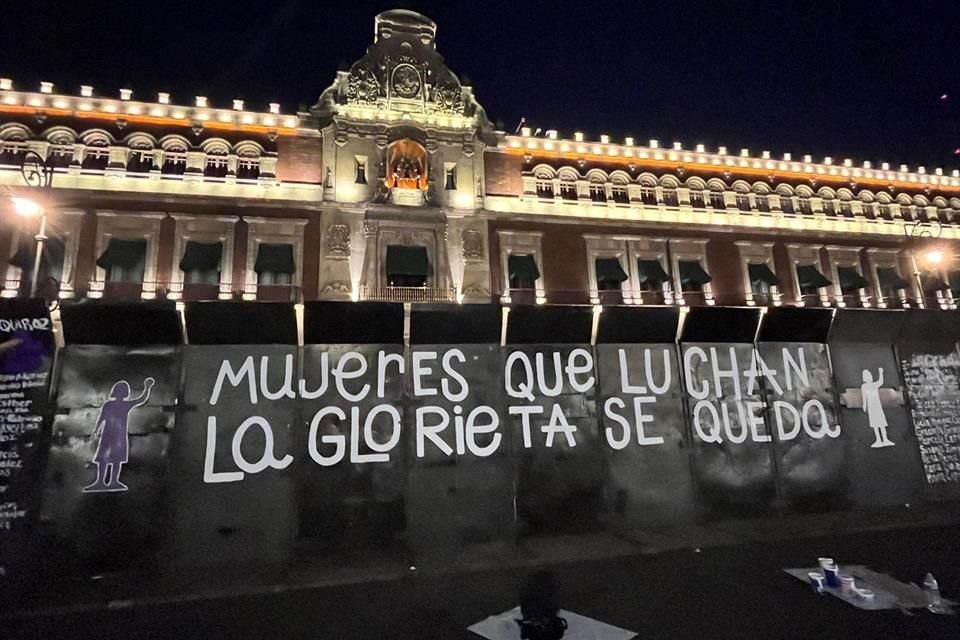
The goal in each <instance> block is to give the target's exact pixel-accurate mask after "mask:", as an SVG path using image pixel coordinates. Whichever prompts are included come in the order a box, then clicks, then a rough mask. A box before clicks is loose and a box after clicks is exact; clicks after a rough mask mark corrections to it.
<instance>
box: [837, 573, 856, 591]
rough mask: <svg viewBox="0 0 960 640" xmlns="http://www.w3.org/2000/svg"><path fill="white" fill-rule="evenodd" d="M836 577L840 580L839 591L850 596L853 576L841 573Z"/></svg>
mask: <svg viewBox="0 0 960 640" xmlns="http://www.w3.org/2000/svg"><path fill="white" fill-rule="evenodd" d="M838 579H839V580H840V592H841V593H842V594H843V595H845V596H852V595H853V588H854V582H853V576H851V575H848V574H846V573H841V574H840V575H839V577H838Z"/></svg>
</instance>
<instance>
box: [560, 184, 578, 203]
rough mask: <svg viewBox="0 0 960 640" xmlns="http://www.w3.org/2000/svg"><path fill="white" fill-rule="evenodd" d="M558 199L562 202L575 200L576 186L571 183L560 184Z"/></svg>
mask: <svg viewBox="0 0 960 640" xmlns="http://www.w3.org/2000/svg"><path fill="white" fill-rule="evenodd" d="M560 197H561V198H563V199H564V200H576V199H577V185H576V184H575V183H573V182H561V183H560Z"/></svg>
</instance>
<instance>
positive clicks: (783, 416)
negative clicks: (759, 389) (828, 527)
mask: <svg viewBox="0 0 960 640" xmlns="http://www.w3.org/2000/svg"><path fill="white" fill-rule="evenodd" d="M832 318H833V311H832V310H830V309H802V308H776V309H771V310H769V311H768V312H767V313H766V314H764V317H763V321H762V323H761V325H760V333H759V335H758V337H757V354H758V361H757V365H758V368H759V374H760V376H761V380H762V383H763V384H762V386H763V389H764V396H765V404H766V420H767V425H768V428H769V430H770V433H771V434H772V436H773V454H774V468H775V471H776V476H777V481H778V490H779V495H780V500H781V503H782V504H783V505H784V506H786V507H789V508H793V509H796V510H801V511H828V510H831V509H838V508H841V507H842V506H843V505H844V502H845V500H846V497H847V491H848V488H847V472H846V454H845V451H844V446H843V443H842V442H841V441H840V434H841V429H840V425H839V421H838V419H837V410H836V399H835V397H834V393H833V380H832V378H831V369H830V354H829V351H828V349H827V345H826V341H827V336H828V332H829V329H830V324H831V322H832Z"/></svg>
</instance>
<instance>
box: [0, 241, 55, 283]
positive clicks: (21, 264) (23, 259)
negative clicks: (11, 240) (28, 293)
mask: <svg viewBox="0 0 960 640" xmlns="http://www.w3.org/2000/svg"><path fill="white" fill-rule="evenodd" d="M65 255H66V247H65V245H64V242H63V240H61V239H60V238H57V237H55V236H52V235H50V236H48V237H47V239H46V240H45V241H44V243H43V251H42V252H41V254H40V276H39V278H38V279H37V283H38V284H37V286H38V288H39V287H40V283H41V282H42V281H45V280H50V279H53V280H55V281H56V282H58V283H59V282H60V281H61V278H62V277H63V264H64V257H65ZM36 257H37V241H36V239H35V238H34V237H33V236H26V235H25V236H23V237H22V238H21V239H20V242H19V243H18V244H17V251H16V253H14V255H13V257H11V258H10V260H9V264H10V265H11V266H14V267H17V268H18V269H20V282H21V284H22V283H24V282H27V281H29V280H30V278H31V274H32V273H33V267H34V264H35V263H36Z"/></svg>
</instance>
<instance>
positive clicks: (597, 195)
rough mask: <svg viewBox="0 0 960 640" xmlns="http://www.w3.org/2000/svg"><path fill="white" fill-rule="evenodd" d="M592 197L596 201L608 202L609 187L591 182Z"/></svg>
mask: <svg viewBox="0 0 960 640" xmlns="http://www.w3.org/2000/svg"><path fill="white" fill-rule="evenodd" d="M590 199H591V200H592V201H594V202H606V201H607V189H606V187H604V186H603V185H602V184H596V183H594V184H591V185H590Z"/></svg>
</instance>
